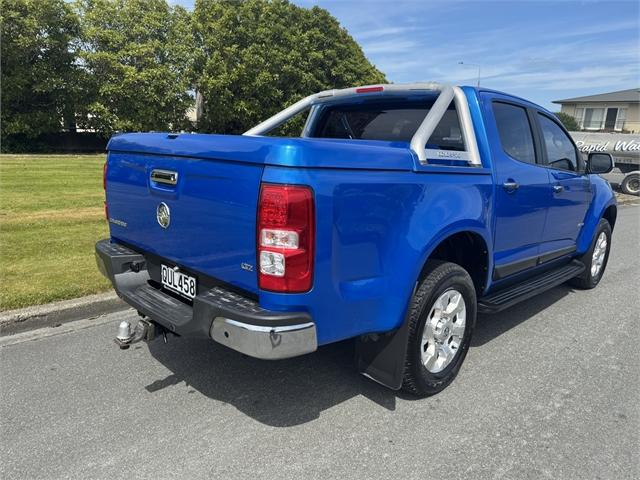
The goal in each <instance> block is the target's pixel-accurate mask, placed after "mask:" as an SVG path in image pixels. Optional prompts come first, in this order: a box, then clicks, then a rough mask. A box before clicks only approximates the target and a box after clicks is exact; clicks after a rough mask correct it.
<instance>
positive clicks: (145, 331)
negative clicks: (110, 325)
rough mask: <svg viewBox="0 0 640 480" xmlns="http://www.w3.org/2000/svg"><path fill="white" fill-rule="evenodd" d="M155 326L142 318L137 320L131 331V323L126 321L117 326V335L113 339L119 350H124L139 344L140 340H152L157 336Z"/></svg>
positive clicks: (165, 337)
mask: <svg viewBox="0 0 640 480" xmlns="http://www.w3.org/2000/svg"><path fill="white" fill-rule="evenodd" d="M157 333H158V332H157V329H156V325H155V324H154V323H153V322H150V321H148V320H145V319H144V318H142V319H140V320H138V323H137V324H136V326H135V327H134V328H133V331H132V329H131V323H129V322H127V321H122V322H120V325H119V326H118V335H116V338H114V342H116V345H118V346H119V347H120V349H121V350H126V349H127V348H129V347H130V346H131V345H133V344H134V343H138V342H141V341H142V340H144V341H146V342H149V341H151V340H153V339H154V338H155V337H156V335H157ZM162 333H163V336H164V341H165V343H166V342H167V336H166V333H165V332H164V331H163V332H162Z"/></svg>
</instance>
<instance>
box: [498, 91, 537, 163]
mask: <svg viewBox="0 0 640 480" xmlns="http://www.w3.org/2000/svg"><path fill="white" fill-rule="evenodd" d="M493 116H494V117H495V119H496V126H497V127H498V134H499V135H500V143H501V144H502V148H503V149H504V151H505V152H506V153H507V155H509V156H510V157H512V158H515V159H516V160H520V161H521V162H526V163H536V154H535V149H534V147H533V135H532V133H531V124H530V123H529V117H528V116H527V111H526V110H525V109H524V108H522V107H518V106H516V105H511V104H509V103H500V102H494V104H493Z"/></svg>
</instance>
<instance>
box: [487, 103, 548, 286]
mask: <svg viewBox="0 0 640 480" xmlns="http://www.w3.org/2000/svg"><path fill="white" fill-rule="evenodd" d="M483 95H485V98H484V102H483V103H484V110H485V118H487V119H488V121H487V122H486V123H487V133H488V135H489V139H490V145H491V155H492V162H493V166H494V170H495V207H494V208H495V226H494V273H493V278H494V280H500V279H502V278H504V277H507V276H509V275H513V274H516V273H518V272H521V271H523V270H526V269H528V268H531V267H533V266H535V265H536V264H537V258H538V249H539V246H540V242H541V241H542V235H543V231H544V225H545V219H546V215H547V206H548V204H549V202H548V201H549V174H548V172H547V169H546V168H544V167H543V166H542V165H541V162H542V157H541V155H540V151H539V150H540V146H539V145H536V137H535V136H534V131H535V130H534V126H533V119H532V118H531V113H530V111H528V109H527V107H526V106H525V105H524V104H520V103H518V102H515V101H512V100H511V99H504V98H502V97H500V96H496V95H494V94H489V93H485V94H483Z"/></svg>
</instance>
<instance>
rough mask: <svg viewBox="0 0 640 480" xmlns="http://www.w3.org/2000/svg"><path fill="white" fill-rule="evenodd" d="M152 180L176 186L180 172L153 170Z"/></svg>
mask: <svg viewBox="0 0 640 480" xmlns="http://www.w3.org/2000/svg"><path fill="white" fill-rule="evenodd" d="M151 180H153V181H154V182H156V183H164V184H165V185H175V184H176V183H178V172H172V171H171V170H151Z"/></svg>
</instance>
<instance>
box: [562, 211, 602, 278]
mask: <svg viewBox="0 0 640 480" xmlns="http://www.w3.org/2000/svg"><path fill="white" fill-rule="evenodd" d="M610 250H611V225H609V222H608V221H607V220H606V219H604V218H601V219H600V223H598V228H597V229H596V233H595V235H594V236H593V240H592V241H591V246H590V247H589V250H587V252H586V253H585V254H584V255H583V256H582V258H581V259H580V260H581V261H582V263H584V266H585V267H586V268H585V269H584V272H583V273H582V274H581V275H580V276H579V277H576V278H574V279H572V280H571V281H570V283H571V285H573V286H574V287H578V288H581V289H583V290H589V289H591V288H595V287H596V285H598V283H600V279H601V278H602V275H603V274H604V270H605V268H607V261H608V260H609V251H610Z"/></svg>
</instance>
